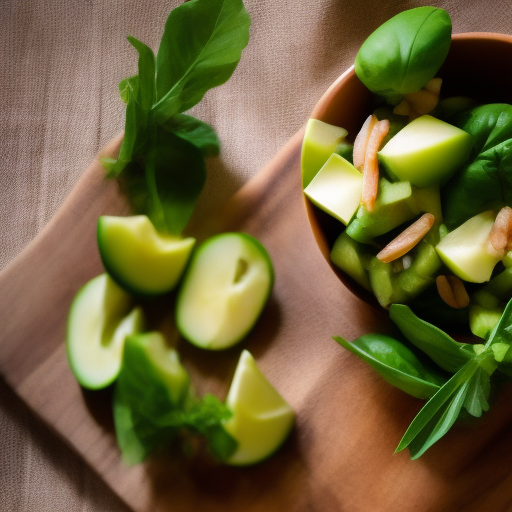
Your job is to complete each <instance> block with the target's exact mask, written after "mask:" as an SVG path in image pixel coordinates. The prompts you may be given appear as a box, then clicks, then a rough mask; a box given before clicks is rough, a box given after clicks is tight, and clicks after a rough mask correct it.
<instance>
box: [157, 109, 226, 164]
mask: <svg viewBox="0 0 512 512" xmlns="http://www.w3.org/2000/svg"><path fill="white" fill-rule="evenodd" d="M163 127H164V128H165V129H166V130H167V131H170V132H172V133H174V135H177V136H178V137H180V138H182V139H185V140H187V141H188V142H190V143H191V144H194V146H195V147H196V148H198V149H200V150H201V151H202V153H203V155H204V156H205V157H208V156H217V155H218V154H219V151H220V141H219V138H218V137H217V134H216V133H215V130H214V129H213V128H212V127H211V126H210V125H209V124H207V123H205V122H203V121H201V120H199V119H196V118H195V117H192V116H187V115H185V114H177V115H175V116H173V117H171V119H169V120H168V121H167V122H166V123H165V124H164V125H163Z"/></svg>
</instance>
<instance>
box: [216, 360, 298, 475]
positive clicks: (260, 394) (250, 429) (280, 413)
mask: <svg viewBox="0 0 512 512" xmlns="http://www.w3.org/2000/svg"><path fill="white" fill-rule="evenodd" d="M226 405H227V406H228V407H229V409H230V410H231V412H232V413H233V416H232V417H231V418H230V419H228V420H226V421H225V422H224V428H225V430H226V431H227V432H228V433H229V434H230V435H231V436H232V437H233V438H234V439H235V440H236V441H237V443H238V447H237V449H236V451H235V453H233V455H231V457H230V458H229V459H227V461H225V462H226V464H229V465H233V466H246V465H251V464H256V463H257V462H260V461H262V460H264V459H266V458H268V457H269V456H270V455H272V454H273V453H274V452H275V451H276V450H277V449H278V448H279V447H280V446H281V444H282V443H283V442H284V441H285V439H286V438H287V437H288V434H289V433H290V431H291V429H292V427H293V423H294V420H295V414H294V412H293V409H292V408H291V407H290V406H289V405H288V403H287V402H286V401H285V400H284V398H283V397H282V396H281V395H280V394H279V393H278V392H277V391H276V389H275V388H274V387H273V386H272V384H270V382H269V381H268V380H267V378H266V377H265V376H264V375H263V373H261V370H260V369H259V368H258V366H257V365H256V362H255V361H254V358H253V357H252V355H251V354H250V353H249V352H248V351H247V350H244V351H243V352H242V355H241V356H240V360H239V362H238V365H237V367H236V370H235V375H234V377H233V382H232V383H231V387H230V389H229V393H228V397H227V399H226Z"/></svg>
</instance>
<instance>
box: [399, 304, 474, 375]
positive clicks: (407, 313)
mask: <svg viewBox="0 0 512 512" xmlns="http://www.w3.org/2000/svg"><path fill="white" fill-rule="evenodd" d="M389 317H390V318H391V320H393V322H395V324H396V325H397V327H398V328H399V329H400V331H402V334H403V335H404V336H405V337H406V338H407V339H408V340H409V341H410V342H411V343H412V344H413V345H414V346H415V347H417V348H419V349H420V350H422V351H423V352H425V354H427V355H428V356H429V357H430V358H431V359H432V361H434V362H435V363H436V364H437V365H438V366H439V367H441V368H442V369H443V370H446V371H448V372H452V373H455V372H457V371H458V370H460V368H461V367H462V366H463V365H464V364H466V363H467V362H468V360H470V359H471V358H472V357H473V356H474V352H473V350H472V348H471V345H467V344H464V343H458V342H456V341H455V340H454V339H452V338H451V337H450V336H448V334H446V333H445V332H443V331H442V330H441V329H439V328H437V327H436V326H435V325H432V324H429V323H428V322H425V321H424V320H421V319H420V318H418V317H417V316H416V315H415V314H414V313H413V312H412V311H411V309H410V308H409V307H407V306H405V305H403V304H392V305H391V307H390V308H389Z"/></svg>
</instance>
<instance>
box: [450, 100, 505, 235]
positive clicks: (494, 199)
mask: <svg viewBox="0 0 512 512" xmlns="http://www.w3.org/2000/svg"><path fill="white" fill-rule="evenodd" d="M454 124H455V125H456V126H458V127H459V128H461V129H462V130H464V131H466V132H468V133H469V134H470V135H471V137H472V138H473V148H472V151H471V154H470V157H469V160H468V164H467V165H466V166H465V167H464V168H463V169H462V170H461V171H459V172H458V173H457V174H456V175H455V176H454V177H453V178H452V179H451V180H450V181H449V182H448V183H447V184H446V186H445V187H443V190H442V204H443V213H444V215H443V217H444V222H445V224H446V225H447V226H448V228H449V229H455V228H456V227H458V226H460V224H462V223H463V222H465V221H466V220H468V219H470V218H471V217H473V216H475V215H478V214H479V213H482V212H484V211H486V210H491V209H500V208H502V207H503V206H507V205H512V105H507V104H504V103H497V104H491V105H482V106H480V107H476V108H474V109H471V110H469V111H467V112H465V113H463V114H461V115H459V116H457V117H456V118H455V120H454Z"/></svg>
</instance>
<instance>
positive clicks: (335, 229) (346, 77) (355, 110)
mask: <svg viewBox="0 0 512 512" xmlns="http://www.w3.org/2000/svg"><path fill="white" fill-rule="evenodd" d="M510 62H512V36H509V35H504V34H492V33H485V32H471V33H466V34H455V35H453V36H452V44H451V47H450V52H449V54H448V57H447V58H446V61H445V62H444V64H443V66H442V68H441V69H440V70H439V73H437V75H436V76H439V77H441V78H442V79H443V86H442V88H441V94H442V97H445V98H446V97H449V96H469V97H471V98H474V99H476V100H478V101H480V102H482V103H512V66H510V65H508V64H507V63H510ZM373 105H374V104H373V97H372V93H370V91H368V89H366V87H365V86H364V85H363V84H362V83H361V82H360V81H359V79H358V78H357V76H356V74H355V72H354V66H352V67H350V68H349V69H348V70H347V71H346V72H345V73H343V75H341V76H340V77H339V78H338V79H337V80H336V81H335V82H334V83H333V84H332V85H331V87H329V89H328V90H327V91H326V92H325V94H324V95H323V96H322V97H321V98H320V101H319V102H318V103H317V104H316V106H315V108H314V110H313V112H312V114H311V118H313V119H319V120H320V121H324V122H326V123H330V124H333V125H337V126H342V127H343V128H345V129H347V130H348V133H349V139H351V140H352V141H353V139H354V136H355V134H356V133H357V132H358V131H359V129H360V128H361V125H362V124H363V122H364V120H365V119H366V118H367V117H368V115H370V114H371V112H372V110H373ZM305 203H306V209H307V213H308V217H309V222H310V224H311V229H312V230H313V234H314V236H315V238H316V241H317V244H318V247H319V248H320V251H321V252H322V254H323V256H324V258H325V259H326V261H327V263H328V264H329V265H330V267H331V268H332V270H333V272H334V273H335V274H336V275H337V276H338V278H339V279H340V281H341V282H342V283H343V284H344V285H345V286H346V287H347V288H348V289H349V290H350V291H351V292H352V293H354V294H355V295H356V296H357V297H359V298H360V299H362V300H364V301H365V302H367V303H368V304H370V305H372V306H374V307H375V308H376V309H378V310H380V311H382V308H381V307H380V306H379V304H378V302H377V300H376V298H375V297H374V296H373V294H371V293H370V292H368V291H366V290H365V289H364V288H362V287H361V286H360V285H359V284H357V283H356V282H355V281H354V280H353V279H351V278H350V277H349V276H347V275H346V274H345V273H343V272H342V271H341V270H340V269H339V268H338V267H336V265H334V264H333V263H332V262H331V259H330V250H331V247H332V246H333V244H334V241H335V240H336V238H337V236H338V235H339V234H340V233H341V231H342V226H341V224H340V223H339V222H338V221H337V220H335V219H334V218H332V217H330V216H329V215H327V214H326V213H324V212H322V211H321V210H319V209H318V208H316V207H315V206H313V204H312V203H310V202H309V200H308V199H306V198H305Z"/></svg>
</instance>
